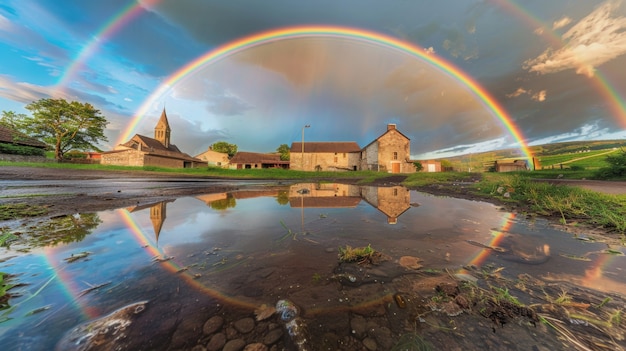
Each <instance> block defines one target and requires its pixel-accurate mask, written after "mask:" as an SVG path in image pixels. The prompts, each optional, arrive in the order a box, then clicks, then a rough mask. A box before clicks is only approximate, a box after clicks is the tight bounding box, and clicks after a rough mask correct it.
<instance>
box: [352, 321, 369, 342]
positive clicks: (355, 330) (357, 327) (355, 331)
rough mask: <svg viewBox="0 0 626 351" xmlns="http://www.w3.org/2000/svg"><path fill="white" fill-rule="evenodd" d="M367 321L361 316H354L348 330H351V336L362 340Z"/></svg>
mask: <svg viewBox="0 0 626 351" xmlns="http://www.w3.org/2000/svg"><path fill="white" fill-rule="evenodd" d="M366 325H367V321H366V320H365V318H363V317H362V316H355V317H354V318H352V319H351V320H350V328H351V329H352V335H354V336H355V337H357V338H358V339H363V338H364V337H365V333H366V332H367V326H366Z"/></svg>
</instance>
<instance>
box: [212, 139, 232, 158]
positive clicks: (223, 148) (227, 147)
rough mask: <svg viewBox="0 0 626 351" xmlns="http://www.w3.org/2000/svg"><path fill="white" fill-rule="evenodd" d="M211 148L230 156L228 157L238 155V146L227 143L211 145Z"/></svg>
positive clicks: (221, 142)
mask: <svg viewBox="0 0 626 351" xmlns="http://www.w3.org/2000/svg"><path fill="white" fill-rule="evenodd" d="M211 148H212V149H213V151H217V152H223V153H225V154H228V157H233V156H235V154H236V153H237V145H235V144H229V143H227V142H225V141H218V142H216V143H214V144H213V145H211Z"/></svg>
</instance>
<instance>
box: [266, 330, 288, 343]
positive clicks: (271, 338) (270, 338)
mask: <svg viewBox="0 0 626 351" xmlns="http://www.w3.org/2000/svg"><path fill="white" fill-rule="evenodd" d="M282 337H283V330H282V329H274V330H271V331H270V332H269V333H267V334H265V336H264V337H263V343H264V344H265V345H272V344H275V343H276V342H277V341H278V340H280V338H282Z"/></svg>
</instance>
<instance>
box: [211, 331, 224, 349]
mask: <svg viewBox="0 0 626 351" xmlns="http://www.w3.org/2000/svg"><path fill="white" fill-rule="evenodd" d="M225 344H226V335H224V334H222V333H217V334H215V335H213V336H212V337H211V340H209V343H208V344H207V345H206V349H207V350H208V351H217V350H220V349H221V348H222V347H224V345H225Z"/></svg>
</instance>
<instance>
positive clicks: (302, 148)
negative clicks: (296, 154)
mask: <svg viewBox="0 0 626 351" xmlns="http://www.w3.org/2000/svg"><path fill="white" fill-rule="evenodd" d="M304 128H311V125H310V124H307V125H305V126H304V127H302V144H301V145H300V146H301V149H300V151H302V170H303V171H304Z"/></svg>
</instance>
